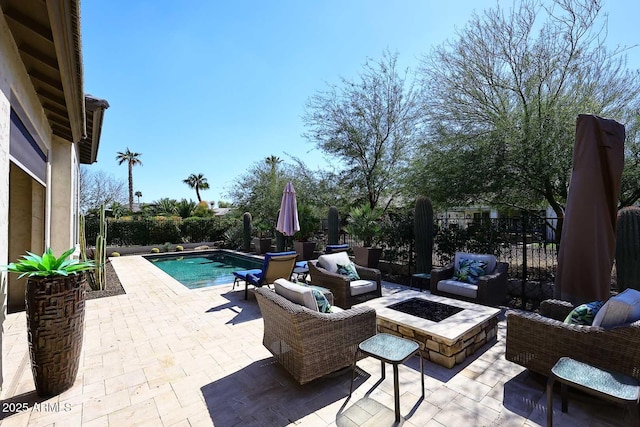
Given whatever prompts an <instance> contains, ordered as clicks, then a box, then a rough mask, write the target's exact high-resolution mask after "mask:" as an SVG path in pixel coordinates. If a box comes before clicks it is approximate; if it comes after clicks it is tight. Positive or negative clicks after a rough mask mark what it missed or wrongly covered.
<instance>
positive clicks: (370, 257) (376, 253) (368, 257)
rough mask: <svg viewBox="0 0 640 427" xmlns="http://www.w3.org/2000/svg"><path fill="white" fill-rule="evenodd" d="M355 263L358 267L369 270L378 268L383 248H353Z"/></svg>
mask: <svg viewBox="0 0 640 427" xmlns="http://www.w3.org/2000/svg"><path fill="white" fill-rule="evenodd" d="M353 255H354V258H355V259H354V260H353V261H354V262H355V263H356V264H357V265H361V266H363V267H369V268H378V263H379V262H380V257H381V256H382V248H372V247H368V246H354V247H353Z"/></svg>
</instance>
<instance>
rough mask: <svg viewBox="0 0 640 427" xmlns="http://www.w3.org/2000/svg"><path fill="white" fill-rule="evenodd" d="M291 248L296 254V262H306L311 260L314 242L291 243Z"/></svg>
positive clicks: (314, 247) (314, 246)
mask: <svg viewBox="0 0 640 427" xmlns="http://www.w3.org/2000/svg"><path fill="white" fill-rule="evenodd" d="M293 247H294V249H295V250H296V252H297V253H298V261H302V260H304V261H307V260H310V259H311V258H313V251H314V250H315V249H316V242H293Z"/></svg>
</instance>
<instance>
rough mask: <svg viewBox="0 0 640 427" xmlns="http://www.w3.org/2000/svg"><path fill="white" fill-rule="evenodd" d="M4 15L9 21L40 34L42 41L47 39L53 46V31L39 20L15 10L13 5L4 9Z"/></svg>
mask: <svg viewBox="0 0 640 427" xmlns="http://www.w3.org/2000/svg"><path fill="white" fill-rule="evenodd" d="M4 16H6V17H7V18H8V20H9V21H11V22H14V23H15V24H18V25H20V26H21V27H22V28H24V29H25V30H28V31H29V32H31V33H33V34H36V35H38V36H40V37H41V38H42V39H44V41H47V42H48V43H50V44H51V45H52V46H53V33H52V32H51V28H50V27H47V26H46V25H42V24H40V23H39V22H36V21H35V20H34V19H32V18H31V17H30V16H27V15H25V14H23V13H22V12H20V11H19V10H16V9H15V8H13V7H10V8H8V9H7V10H5V11H4Z"/></svg>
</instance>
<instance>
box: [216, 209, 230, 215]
mask: <svg viewBox="0 0 640 427" xmlns="http://www.w3.org/2000/svg"><path fill="white" fill-rule="evenodd" d="M230 211H231V208H213V214H214V215H215V216H223V215H226V214H228V213H229V212H230Z"/></svg>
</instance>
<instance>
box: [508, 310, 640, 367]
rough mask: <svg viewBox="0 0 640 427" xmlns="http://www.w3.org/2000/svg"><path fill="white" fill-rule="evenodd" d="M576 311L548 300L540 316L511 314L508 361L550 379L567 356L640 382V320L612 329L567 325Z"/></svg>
mask: <svg viewBox="0 0 640 427" xmlns="http://www.w3.org/2000/svg"><path fill="white" fill-rule="evenodd" d="M572 308H573V306H572V305H571V303H570V302H567V301H559V300H545V301H542V303H541V304H540V314H538V313H531V312H523V311H516V310H511V311H508V312H507V339H506V352H505V359H506V360H509V361H511V362H514V363H517V364H518V365H521V366H524V367H525V368H527V369H529V370H530V371H533V372H537V373H539V374H542V375H545V376H548V375H549V374H550V373H551V368H552V367H553V366H554V365H555V364H556V362H557V361H558V359H560V357H563V356H566V357H570V358H572V359H575V360H578V361H580V362H583V363H587V364H589V365H592V366H596V367H598V368H601V369H607V370H611V371H615V372H619V373H621V374H626V375H630V376H632V377H634V378H636V379H640V320H639V321H636V322H633V323H627V324H622V325H620V326H617V327H612V328H608V329H605V328H602V327H600V326H585V325H572V324H567V323H564V322H563V320H564V319H565V318H566V317H567V315H568V314H569V313H570V312H571V310H572ZM601 310H602V309H601Z"/></svg>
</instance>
